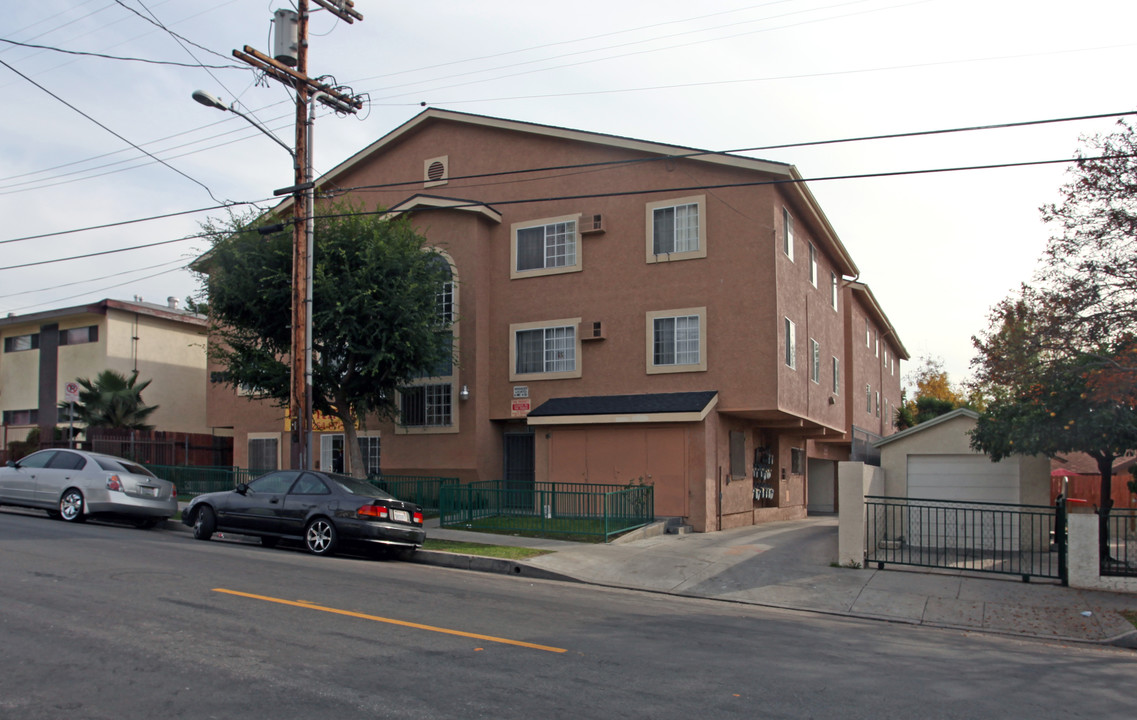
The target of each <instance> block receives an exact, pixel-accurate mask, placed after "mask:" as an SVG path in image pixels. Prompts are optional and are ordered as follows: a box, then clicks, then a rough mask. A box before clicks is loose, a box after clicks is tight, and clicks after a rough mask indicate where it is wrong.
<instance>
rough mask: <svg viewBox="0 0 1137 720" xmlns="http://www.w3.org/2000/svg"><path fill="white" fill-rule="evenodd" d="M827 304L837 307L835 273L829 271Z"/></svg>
mask: <svg viewBox="0 0 1137 720" xmlns="http://www.w3.org/2000/svg"><path fill="white" fill-rule="evenodd" d="M829 304H830V305H832V306H833V309H834V310H836V309H837V273H833V272H831V273H829Z"/></svg>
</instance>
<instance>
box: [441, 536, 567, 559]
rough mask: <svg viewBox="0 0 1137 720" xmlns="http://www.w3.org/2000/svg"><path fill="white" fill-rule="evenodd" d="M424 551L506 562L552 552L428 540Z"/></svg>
mask: <svg viewBox="0 0 1137 720" xmlns="http://www.w3.org/2000/svg"><path fill="white" fill-rule="evenodd" d="M422 549H423V550H438V551H439V552H453V553H462V554H464V555H479V556H482V557H494V558H504V559H506V560H525V559H527V558H531V557H537V556H538V555H548V554H549V553H550V552H552V551H551V550H537V549H534V548H525V547H510V546H507V545H487V544H483V543H469V542H458V541H456V540H431V539H430V538H427V539H426V542H425V543H423V546H422Z"/></svg>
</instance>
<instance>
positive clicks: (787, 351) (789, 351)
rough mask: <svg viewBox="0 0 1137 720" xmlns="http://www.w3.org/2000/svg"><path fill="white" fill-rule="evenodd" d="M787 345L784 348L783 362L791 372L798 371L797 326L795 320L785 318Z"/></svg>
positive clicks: (784, 333) (784, 330)
mask: <svg viewBox="0 0 1137 720" xmlns="http://www.w3.org/2000/svg"><path fill="white" fill-rule="evenodd" d="M782 328H783V333H782V334H783V335H785V344H784V345H783V347H782V350H783V351H784V352H783V354H782V361H783V362H785V365H786V367H788V368H789V369H790V370H797V325H795V324H794V321H793V320H790V319H789V318H785V322H783V323H782Z"/></svg>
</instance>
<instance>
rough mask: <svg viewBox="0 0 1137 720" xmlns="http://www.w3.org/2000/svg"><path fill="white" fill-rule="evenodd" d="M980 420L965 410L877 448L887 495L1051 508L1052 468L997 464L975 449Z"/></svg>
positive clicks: (1028, 461)
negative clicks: (972, 433)
mask: <svg viewBox="0 0 1137 720" xmlns="http://www.w3.org/2000/svg"><path fill="white" fill-rule="evenodd" d="M978 419H979V415H978V414H977V413H976V412H975V411H973V410H968V409H965V408H960V409H958V410H953V411H951V412H950V413H947V414H946V415H941V416H939V417H938V418H934V419H932V420H929V421H928V422H925V423H921V424H919V425H917V426H916V427H912V428H908V429H907V430H903V431H901V432H898V433H895V434H894V435H889V436H888V437H886V438H885V439H883V440H881V441H880V442H878V443H877V447H878V448H879V449H880V466H881V469H882V470H884V494H885V495H887V496H889V497H901V498H903V497H906V498H912V499H920V500H954V501H956V502H980V503H1010V504H1018V503H1021V504H1024V505H1048V504H1049V503H1050V462H1049V461H1048V460H1047V459H1046V458H1045V457H1026V456H1022V455H1016V456H1013V457H1009V458H1005V459H1004V460H1002V461H1000V462H997V463H995V462H991V459H990V458H989V457H987V455H985V454H983V453H980V452H977V451H975V450H972V449H971V445H970V443H971V437H970V435H968V433H969V432H970V431H971V430H972V429H973V428H974V427H975V424H976V421H977V420H978Z"/></svg>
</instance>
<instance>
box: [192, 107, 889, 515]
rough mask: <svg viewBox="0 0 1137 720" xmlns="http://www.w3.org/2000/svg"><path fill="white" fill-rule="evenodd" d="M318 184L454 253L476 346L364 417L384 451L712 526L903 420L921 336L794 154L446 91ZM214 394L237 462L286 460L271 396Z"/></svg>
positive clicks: (381, 465)
mask: <svg viewBox="0 0 1137 720" xmlns="http://www.w3.org/2000/svg"><path fill="white" fill-rule="evenodd" d="M320 187H322V188H333V187H334V188H338V189H346V190H347V193H348V196H349V197H350V199H352V200H353V201H355V202H356V203H361V204H363V205H364V206H365V207H366V208H368V209H370V208H383V209H389V210H391V211H392V212H400V213H409V214H410V216H411V218H412V221H413V223H414V225H415V226H416V228H417V229H418V230H419V231H420V233H421V234H422V235H423V236H424V237H426V238H427V241H428V244H429V245H430V246H431V247H432V248H433V249H435V250H437V251H438V252H439V253H440V254H441V255H442V256H443V257H444V258H445V259H446V260H447V262H449V264H450V268H451V274H452V280H453V282H452V283H451V284H450V286H449V287H448V290H447V293H446V297H445V298H444V299H443V300H444V303H445V307H446V308H447V310H446V312H449V313H452V318H453V323H454V324H453V330H454V331H453V335H454V343H455V357H456V358H457V360H456V362H455V363H454V364H453V365H452V366H451V367H449V368H447V369H445V370H443V372H446V373H447V374H446V375H443V376H439V377H432V378H426V379H423V380H421V381H418V382H417V383H415V385H414V386H413V387H410V388H408V389H407V390H406V391H404V392H402V393H400V398H399V404H400V417H399V419H398V421H396V422H379V421H375V420H371V421H368V422H367V423H366V424H365V426H364V427H361V428H359V433H360V436H361V440H360V442H361V445H362V446H363V450H364V453H363V454H364V457H365V462H366V463H367V465H368V468H367V469H368V470H369V471H373V472H374V471H378V470H381V471H382V472H384V473H388V474H397V473H414V474H429V475H445V476H456V477H459V478H461V479H462V480H463V481H474V480H493V479H499V478H501V479H507V480H509V481H511V482H516V483H526V482H533V481H546V480H552V481H565V482H585V483H621V484H624V483H629V482H634V483H650V484H652V485H654V487H655V507H656V515H657V516H660V517H664V516H667V517H679V518H683V520H684V521H685V522H686V523H688V524H690V525H691V526H692V527H693V528H694V529H695V530H696V531H700V532H702V531H712V530H718V529H725V528H730V527H737V526H742V525H750V524H754V523H759V522H763V521H769V520H780V519H790V518H798V517H802V516H804V515H805V514H806V512H807V509H814V510H819V511H826V510H830V511H831V510H832V509H833V508H834V506H835V500H834V498H835V495H836V494H835V491H834V487H835V483H836V463H837V462H838V461H840V460H846V459H849V458H850V455H851V454H855V453H856V452H857V450H856V448H858V447H860V446H864V447H867V446H868V443H867V441H869V440H872V439H878V438H879V436H883V435H887V434H890V433H891V432H892V426H891V422H890V416H891V413H892V410H893V409H894V408H895V407H896V404H897V403H898V402H899V401H900V361H901V360H905V359H907V358H908V354H907V352H906V350H905V349H904V346H903V344H902V343H901V341H900V339H899V338H898V337H897V334H896V332H895V330H894V329H893V327H892V326H891V324H890V323H889V321H888V318H887V316H886V315H885V314H884V311H883V310H882V309H881V308H880V306H879V304H878V303H877V302H876V299H875V298H874V297H873V295H872V293H871V291H870V290H869V288H868V286H867V285H865V284H864V283H863V282H860V281H859V280H858V278H859V277H860V275H861V271H860V269H859V268H858V267H857V266H856V264H855V263H854V262H853V259H852V258H851V257H850V255H849V253H848V251H847V250H846V248H845V247H844V246H843V245H842V243H841V241H840V239H839V238H838V237H837V234H836V232H835V231H834V229H833V228H832V227H831V226H830V224H829V222H828V220H827V219H826V217H825V215H824V213H823V212H822V210H821V208H820V207H819V206H818V204H817V201H816V200H815V199H814V197H813V195H812V194H811V193H810V191H809V189H808V188H807V187H806V185H805V183H803V182H801V176H800V175H799V174H798V172H797V170H796V169H795V168H794V167H793V166H791V165H785V164H781V163H775V162H768V161H764V160H757V159H753V158H748V157H742V156H737V155H728V154H722V153H709V152H701V151H697V150H692V149H689V148H683V147H676V146H671V145H662V144H659V143H652V142H647V141H642V140H635V139H631V138H625V137H616V136H611V135H603V134H598V133H590V132H584V131H579V130H571V129H566V128H560V127H550V126H544V125H535V124H530V123H523V122H517V121H511V120H503V119H498V118H492V117H484V116H477V115H468V114H462V113H455V112H449V111H441V110H434V109H428V110H425V111H424V112H422V113H421V114H419V115H418V116H416V117H415V118H413V119H411V120H410V121H408V122H407V123H405V124H403V125H402V126H400V127H398V128H396V129H395V130H393V131H392V132H390V133H389V134H387V135H386V136H384V137H382V138H380V139H379V140H378V141H376V142H375V143H373V144H371V145H370V146H368V147H366V148H364V149H363V150H361V151H360V152H359V153H357V154H355V155H354V156H352V157H351V158H349V159H347V160H346V161H345V162H343V163H341V164H340V165H339V166H337V167H336V168H334V169H333V170H332V171H331V172H329V173H327V174H326V175H325V176H324V177H323V178H322V180H321V181H320V185H319V186H318V189H319V188H320ZM316 243H317V250H316V252H317V253H318V252H319V250H318V246H319V238H317V239H316ZM288 312H289V309H288V308H281V315H282V318H286V317H287V316H288ZM211 369H212V370H214V371H215V372H218V371H220V368H217V367H213V368H211ZM215 377H221V376H220V375H215ZM208 412H209V425H210V426H211V428H212V429H213V431H214V432H215V433H227V432H231V433H232V434H233V435H234V438H235V442H234V448H235V450H234V454H235V462H236V463H237V464H238V465H246V466H254V467H275V466H278V465H279V464H281V463H282V462H286V459H287V458H288V457H289V452H288V450H289V448H288V443H289V433H288V432H287V431H286V429H285V418H284V412H283V410H281V409H280V408H278V407H275V406H274V405H273V403H271V402H269V401H267V400H258V399H256V398H252V397H248V396H245V395H241V394H238V393H235V392H234V390H233V389H232V388H230V387H228V386H226V385H224V384H222V383H219V382H215V383H212V384H211V385H210V388H209V392H208ZM322 429H323V432H318V435H317V438H316V439H315V445H316V447H317V448H318V452H317V453H314V455H317V456H318V458H319V464H320V466H321V467H323V468H325V469H334V470H341V469H349V468H344V467H343V466H344V463H345V462H346V460H345V456H346V455H347V453H344V452H343V435H342V432H337V428H336V427H335V426H334V425H333V424H325V425H324V426H323V428H322ZM858 434H859V435H858ZM858 436H859V437H860V438H861V439H862V442H861V443H859V444H858V443H856V442H854V441H855V438H856V437H858ZM811 496H812V497H811Z"/></svg>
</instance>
